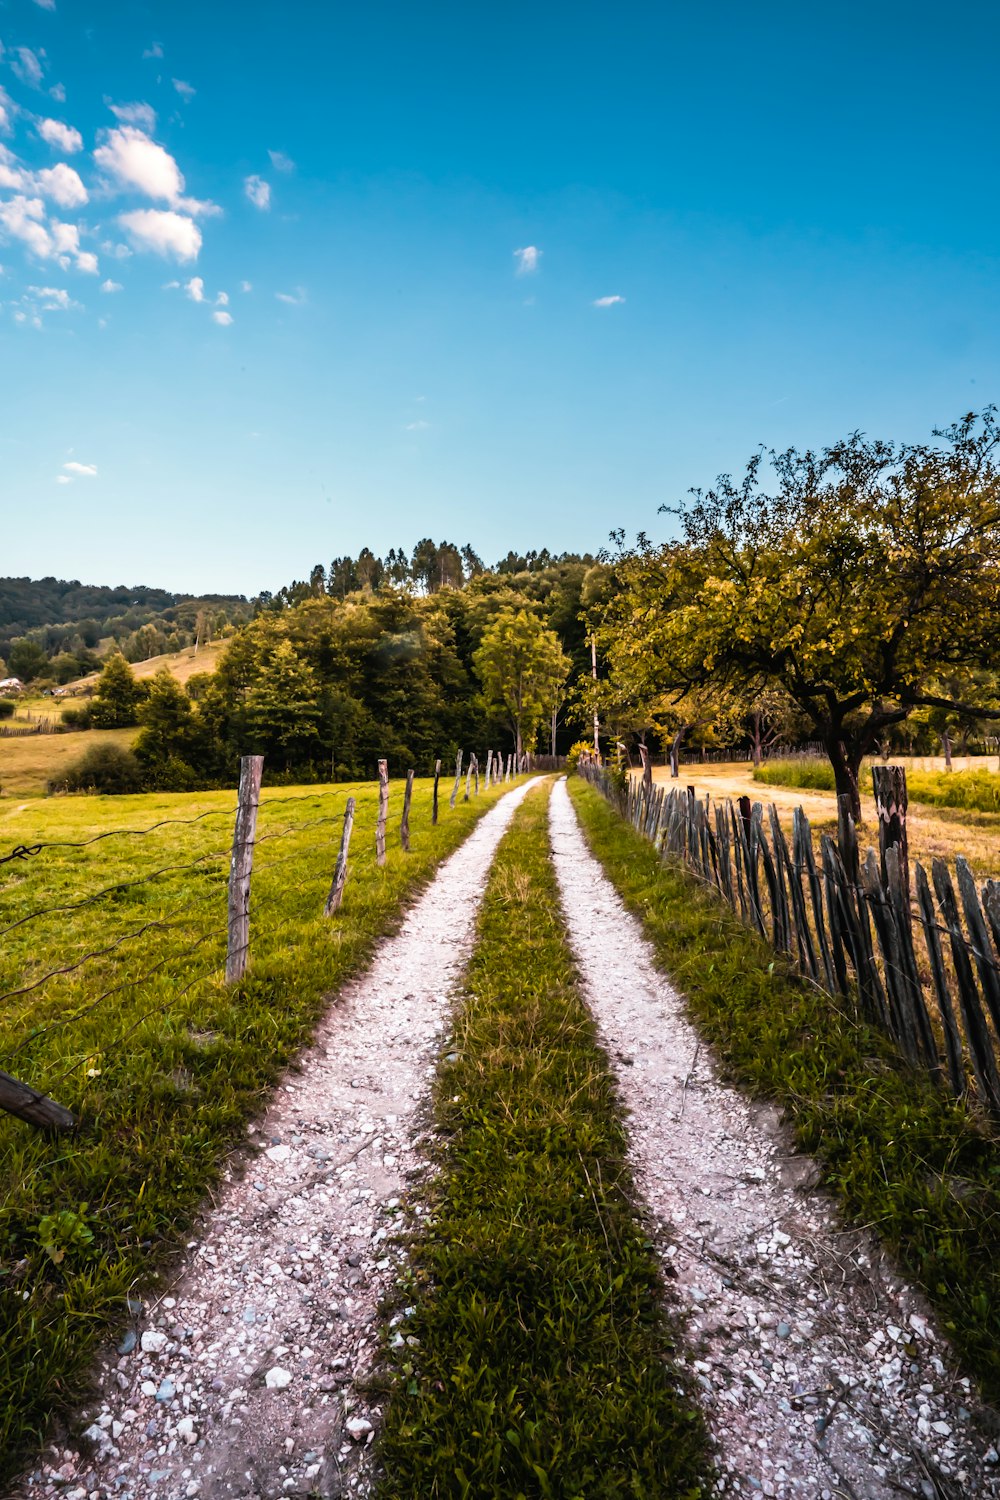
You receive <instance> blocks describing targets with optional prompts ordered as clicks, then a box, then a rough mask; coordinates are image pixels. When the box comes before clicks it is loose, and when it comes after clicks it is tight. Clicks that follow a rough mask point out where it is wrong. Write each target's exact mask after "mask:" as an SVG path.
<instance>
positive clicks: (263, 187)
mask: <svg viewBox="0 0 1000 1500" xmlns="http://www.w3.org/2000/svg"><path fill="white" fill-rule="evenodd" d="M243 191H244V192H245V193H246V195H247V197H248V198H249V199H250V202H251V203H252V204H253V206H254V208H259V209H268V208H270V207H271V184H270V183H268V182H265V181H264V179H263V177H244V179H243Z"/></svg>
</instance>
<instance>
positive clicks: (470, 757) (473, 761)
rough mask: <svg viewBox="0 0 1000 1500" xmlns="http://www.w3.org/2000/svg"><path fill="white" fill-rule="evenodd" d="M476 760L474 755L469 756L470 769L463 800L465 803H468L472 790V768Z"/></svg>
mask: <svg viewBox="0 0 1000 1500" xmlns="http://www.w3.org/2000/svg"><path fill="white" fill-rule="evenodd" d="M475 759H476V757H475V755H474V754H473V755H470V756H469V769H468V771H466V773H465V796H464V797H463V798H462V801H463V802H468V800H469V792H470V790H471V788H472V767H473V765H474V763H475Z"/></svg>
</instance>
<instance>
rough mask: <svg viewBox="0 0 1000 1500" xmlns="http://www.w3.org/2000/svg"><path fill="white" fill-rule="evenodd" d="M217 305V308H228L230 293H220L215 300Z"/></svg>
mask: <svg viewBox="0 0 1000 1500" xmlns="http://www.w3.org/2000/svg"><path fill="white" fill-rule="evenodd" d="M215 305H216V307H228V306H229V293H228V292H220V293H219V295H218V296H217V297H216V299H215Z"/></svg>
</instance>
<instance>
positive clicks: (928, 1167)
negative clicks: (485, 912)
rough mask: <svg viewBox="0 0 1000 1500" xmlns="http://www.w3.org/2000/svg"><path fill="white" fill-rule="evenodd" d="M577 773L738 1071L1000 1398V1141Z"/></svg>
mask: <svg viewBox="0 0 1000 1500" xmlns="http://www.w3.org/2000/svg"><path fill="white" fill-rule="evenodd" d="M569 786H570V794H571V796H572V799H573V804H574V806H575V808H576V811H577V814H578V816H579V818H580V821H581V824H582V826H583V830H584V833H585V835H586V838H587V841H588V843H589V845H590V848H591V849H592V851H593V853H594V854H595V855H596V856H597V858H598V859H599V861H600V862H601V864H602V866H603V867H604V870H605V872H606V874H607V875H608V877H609V879H610V880H611V881H612V883H613V884H614V885H615V886H616V887H617V889H618V891H619V893H620V895H621V897H622V899H623V900H624V902H625V905H626V906H627V907H628V908H629V910H630V911H632V912H634V913H635V914H636V916H638V917H639V919H640V920H641V921H642V923H643V925H644V927H645V931H646V935H647V937H649V939H650V940H651V942H652V944H653V947H654V949H655V953H656V958H657V961H658V963H659V964H660V966H661V968H662V969H663V970H664V971H665V972H666V973H667V974H668V975H669V976H670V977H671V979H672V980H673V981H674V982H675V983H676V985H677V987H678V989H680V990H681V992H682V993H683V994H684V995H685V996H686V999H687V1003H688V1009H689V1012H690V1014H691V1017H692V1019H693V1020H694V1022H695V1024H696V1025H697V1026H698V1028H699V1030H700V1031H701V1034H702V1035H703V1036H704V1037H706V1038H707V1039H708V1040H709V1041H710V1042H711V1043H712V1044H713V1045H714V1046H715V1048H716V1049H717V1053H718V1055H719V1057H720V1059H721V1060H722V1061H723V1063H724V1065H725V1067H726V1069H727V1071H728V1073H729V1074H730V1076H731V1077H733V1078H734V1079H735V1080H737V1081H739V1082H740V1083H743V1084H745V1085H749V1087H750V1089H751V1090H752V1091H753V1092H755V1093H760V1094H765V1095H768V1096H769V1097H771V1098H773V1099H775V1100H777V1101H778V1102H779V1103H780V1104H781V1105H782V1106H783V1108H784V1110H785V1114H786V1118H787V1119H788V1120H789V1121H790V1122H791V1124H792V1125H793V1126H794V1129H795V1133H796V1138H797V1140H798V1143H799V1145H800V1146H801V1147H802V1148H803V1150H805V1151H809V1152H811V1153H813V1154H814V1155H815V1156H816V1157H817V1158H818V1159H819V1161H820V1163H821V1166H822V1170H823V1179H824V1182H825V1184H826V1186H827V1187H828V1188H829V1189H831V1190H832V1191H833V1192H834V1193H835V1194H836V1196H837V1197H838V1198H839V1199H840V1202H841V1204H842V1205H843V1207H844V1209H845V1210H846V1212H847V1214H848V1215H849V1216H850V1217H851V1218H852V1219H853V1220H854V1221H855V1222H859V1223H862V1224H869V1225H871V1226H872V1227H873V1228H874V1229H875V1230H876V1231H877V1232H878V1233H879V1234H880V1235H881V1237H882V1239H883V1241H884V1242H885V1243H886V1244H887V1245H888V1246H889V1248H890V1249H891V1250H892V1251H893V1252H894V1254H895V1256H896V1259H897V1261H898V1262H899V1263H900V1264H901V1265H902V1267H903V1268H904V1269H905V1271H906V1273H907V1275H908V1276H909V1277H910V1278H911V1279H912V1280H913V1281H914V1282H916V1283H917V1284H918V1285H919V1286H920V1287H922V1288H923V1290H924V1291H925V1292H926V1293H927V1295H928V1297H929V1298H930V1300H931V1301H932V1302H933V1303H934V1305H935V1306H936V1308H937V1311H938V1313H939V1315H940V1318H941V1321H942V1324H943V1326H944V1328H945V1330H946V1332H947V1333H948V1335H949V1336H950V1338H951V1340H952V1342H953V1344H954V1346H955V1348H956V1350H957V1351H958V1353H959V1356H960V1357H961V1359H962V1360H963V1361H964V1363H965V1365H966V1368H967V1373H970V1374H972V1375H974V1376H976V1378H977V1379H978V1380H979V1381H980V1382H981V1384H982V1387H983V1391H984V1394H985V1395H986V1396H987V1398H988V1399H989V1400H991V1401H993V1402H996V1401H997V1400H1000V1259H998V1257H997V1254H996V1247H997V1243H998V1239H1000V1143H998V1142H997V1141H996V1139H994V1138H991V1137H990V1136H989V1134H988V1133H987V1132H986V1131H985V1130H984V1129H983V1128H981V1126H980V1124H979V1122H978V1121H977V1120H976V1119H974V1118H973V1117H972V1116H971V1115H970V1114H969V1113H968V1111H966V1110H965V1109H964V1108H963V1107H962V1106H961V1105H959V1104H955V1103H953V1102H952V1101H951V1100H949V1099H948V1098H947V1097H946V1096H945V1095H944V1093H942V1092H940V1091H939V1090H937V1089H935V1088H934V1086H933V1085H932V1084H931V1083H930V1081H929V1080H928V1079H927V1078H926V1077H924V1076H922V1075H920V1074H918V1073H916V1072H914V1071H912V1070H910V1069H909V1068H907V1067H906V1066H905V1064H904V1063H903V1062H902V1061H900V1060H899V1058H898V1057H897V1056H896V1054H895V1053H894V1052H893V1050H892V1048H891V1046H890V1044H889V1043H888V1041H887V1040H886V1039H885V1038H883V1037H882V1036H880V1035H878V1034H877V1033H876V1032H874V1031H872V1030H871V1029H869V1028H867V1027H864V1026H861V1025H858V1024H857V1023H856V1022H855V1021H854V1020H853V1019H851V1018H849V1017H847V1016H845V1015H844V1014H843V1013H842V1012H840V1011H839V1010H838V1009H837V1007H836V1003H835V1002H834V1001H833V1000H832V999H829V998H828V997H825V996H823V995H820V994H818V993H817V992H816V991H815V990H814V989H811V988H809V987H808V986H806V985H805V984H804V983H802V982H800V981H799V980H798V979H797V978H796V977H795V975H794V974H792V973H791V972H790V971H788V970H787V968H786V967H785V966H784V965H783V964H782V961H781V960H779V959H776V958H775V956H774V953H773V951H772V950H771V949H770V948H768V947H766V946H765V945H764V944H763V943H762V942H761V941H760V940H759V939H758V938H757V937H756V936H755V935H754V934H753V933H751V932H749V931H748V930H747V929H746V928H745V927H744V926H743V925H742V923H741V922H740V921H739V920H738V918H736V917H735V916H734V915H733V914H732V913H731V912H730V911H729V909H728V907H724V906H723V905H722V903H721V902H720V901H718V900H717V899H715V897H713V896H712V894H711V893H710V892H708V891H705V890H704V889H703V888H702V887H700V886H699V885H698V883H697V882H696V881H695V880H694V878H693V877H692V876H691V875H690V874H688V873H687V872H686V871H684V870H682V869H681V868H679V867H678V866H676V865H674V864H671V863H666V862H662V861H661V860H660V858H659V857H658V856H657V854H656V851H655V850H654V848H653V846H652V844H651V843H650V842H649V841H648V840H647V839H644V838H642V837H641V836H640V835H639V834H637V833H635V832H634V830H633V829H631V828H630V827H629V826H628V825H627V824H626V823H624V822H623V821H622V820H621V818H620V817H619V816H618V814H617V813H616V812H615V811H614V810H613V808H612V807H611V806H610V805H609V804H608V803H607V802H606V801H605V799H604V798H603V797H602V796H601V795H600V794H599V793H598V792H596V791H594V790H593V788H591V787H588V786H587V785H586V784H585V783H583V782H582V781H580V780H579V778H576V777H571V778H570V783H569Z"/></svg>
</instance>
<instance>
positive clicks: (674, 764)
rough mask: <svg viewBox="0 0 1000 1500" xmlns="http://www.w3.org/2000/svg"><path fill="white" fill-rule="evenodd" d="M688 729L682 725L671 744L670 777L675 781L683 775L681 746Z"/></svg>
mask: <svg viewBox="0 0 1000 1500" xmlns="http://www.w3.org/2000/svg"><path fill="white" fill-rule="evenodd" d="M687 731H688V727H687V725H686V724H682V725H681V727H680V729H678V731H677V733H676V734H675V735H674V737H673V739H672V740H671V742H670V775H671V777H673V779H674V780H676V779H677V777H678V776H679V775H680V774H681V744H682V742H683V739H684V736H685V735H686V734H687Z"/></svg>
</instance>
